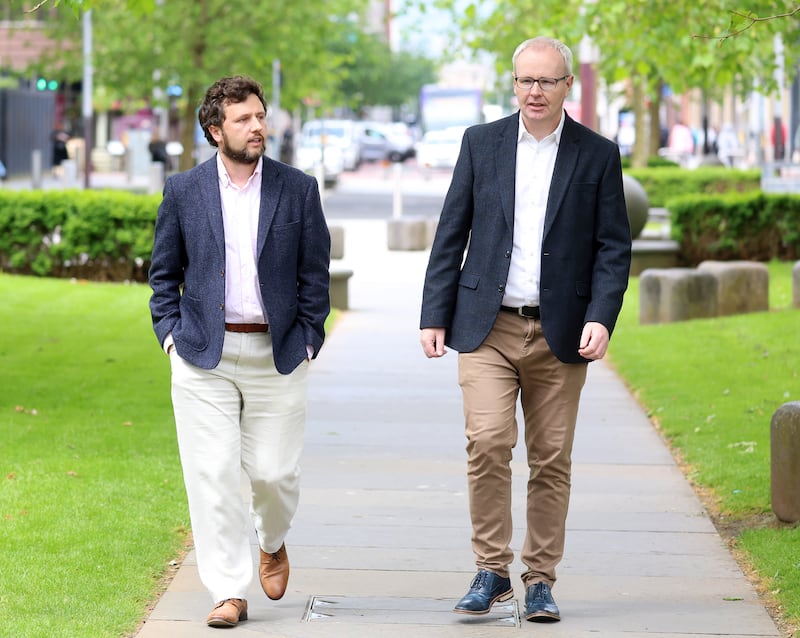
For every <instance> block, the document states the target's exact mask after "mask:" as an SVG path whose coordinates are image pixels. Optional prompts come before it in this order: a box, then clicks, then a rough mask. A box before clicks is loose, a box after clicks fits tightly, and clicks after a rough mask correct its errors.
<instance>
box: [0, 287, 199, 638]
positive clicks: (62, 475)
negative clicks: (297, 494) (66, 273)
mask: <svg viewBox="0 0 800 638" xmlns="http://www.w3.org/2000/svg"><path fill="white" fill-rule="evenodd" d="M148 297H149V289H148V288H147V287H146V286H141V285H138V286H137V285H129V286H125V285H108V284H94V283H70V282H67V281H57V280H47V279H35V278H28V277H10V276H2V275H0V298H2V300H3V303H2V304H0V325H2V326H3V330H2V331H0V389H1V390H0V429H1V430H2V435H0V538H2V541H1V542H0V547H1V548H2V549H0V615H1V616H2V618H3V621H2V624H3V626H4V627H6V628H12V627H13V636H15V638H24V637H27V636H30V637H36V638H40V637H42V636H47V637H48V638H50V637H54V636H66V637H69V638H81V637H83V636H115V637H116V636H121V635H123V634H124V633H125V632H129V631H131V630H132V629H133V628H134V627H135V626H136V624H137V623H138V622H139V620H140V619H141V617H142V616H143V614H144V611H145V609H146V608H147V605H148V603H149V602H150V601H151V600H152V599H153V597H154V595H155V594H156V590H157V586H158V583H159V580H160V579H161V577H162V576H163V574H164V572H165V569H166V567H167V565H168V563H169V561H170V560H171V559H174V558H175V557H177V556H179V555H180V553H181V550H182V547H183V544H184V542H185V539H186V536H187V528H188V526H189V524H188V515H187V510H186V505H185V494H184V489H183V481H182V477H181V470H180V464H179V461H178V455H177V447H176V442H175V429H174V425H173V419H172V411H171V406H170V398H169V369H168V361H167V358H166V357H165V356H164V355H163V353H162V352H161V351H160V349H159V347H158V344H157V342H156V340H155V337H154V336H153V333H152V329H151V327H150V319H149V312H148V308H147V299H148ZM0 634H2V631H0ZM7 635H12V634H7Z"/></svg>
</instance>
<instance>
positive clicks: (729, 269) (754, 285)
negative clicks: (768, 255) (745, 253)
mask: <svg viewBox="0 0 800 638" xmlns="http://www.w3.org/2000/svg"><path fill="white" fill-rule="evenodd" d="M697 269H698V270H701V271H703V272H710V273H711V274H712V275H714V276H715V277H716V278H717V295H718V297H717V313H718V314H719V316H720V317H722V316H726V315H738V314H741V313H745V312H766V311H767V310H769V269H768V268H767V266H766V264H762V263H760V262H757V261H743V260H735V261H703V262H701V263H700V264H699V265H698V266H697Z"/></svg>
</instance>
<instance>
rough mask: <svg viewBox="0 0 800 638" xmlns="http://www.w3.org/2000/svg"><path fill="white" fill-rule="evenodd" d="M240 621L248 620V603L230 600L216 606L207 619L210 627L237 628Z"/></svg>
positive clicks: (236, 599)
mask: <svg viewBox="0 0 800 638" xmlns="http://www.w3.org/2000/svg"><path fill="white" fill-rule="evenodd" d="M240 620H247V601H246V600H243V599H242V598H228V599H227V600H222V601H220V602H218V603H217V604H216V606H215V607H214V609H212V610H211V613H210V614H209V615H208V618H206V624H207V625H208V626H209V627H235V626H236V625H237V623H238V622H239V621H240Z"/></svg>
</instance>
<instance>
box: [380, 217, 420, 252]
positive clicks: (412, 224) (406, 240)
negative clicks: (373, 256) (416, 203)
mask: <svg viewBox="0 0 800 638" xmlns="http://www.w3.org/2000/svg"><path fill="white" fill-rule="evenodd" d="M388 224H389V225H388V237H387V243H388V247H389V250H425V249H426V248H428V245H429V244H428V239H429V237H428V223H427V222H426V221H425V220H424V219H418V218H417V219H413V218H404V219H390V220H389V222H388Z"/></svg>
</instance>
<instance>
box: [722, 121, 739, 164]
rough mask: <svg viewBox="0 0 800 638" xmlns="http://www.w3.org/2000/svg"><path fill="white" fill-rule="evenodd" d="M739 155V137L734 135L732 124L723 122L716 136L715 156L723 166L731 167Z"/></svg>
mask: <svg viewBox="0 0 800 638" xmlns="http://www.w3.org/2000/svg"><path fill="white" fill-rule="evenodd" d="M740 155H741V150H740V149H739V138H738V137H737V136H736V131H735V130H734V128H733V124H731V123H729V122H725V124H723V125H722V128H721V129H720V132H719V136H718V137H717V157H719V161H720V162H722V163H723V164H724V165H725V166H727V167H728V168H732V167H733V164H734V162H735V161H736V158H738V157H739V156H740Z"/></svg>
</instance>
